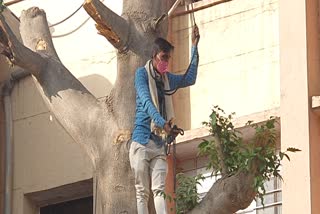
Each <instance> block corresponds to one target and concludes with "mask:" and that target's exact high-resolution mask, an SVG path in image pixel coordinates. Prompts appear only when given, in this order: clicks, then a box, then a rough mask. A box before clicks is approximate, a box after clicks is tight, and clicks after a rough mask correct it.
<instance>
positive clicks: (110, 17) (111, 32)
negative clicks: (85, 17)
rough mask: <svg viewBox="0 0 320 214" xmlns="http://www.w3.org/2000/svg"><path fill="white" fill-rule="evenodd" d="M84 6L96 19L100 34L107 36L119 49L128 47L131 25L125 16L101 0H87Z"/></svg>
mask: <svg viewBox="0 0 320 214" xmlns="http://www.w3.org/2000/svg"><path fill="white" fill-rule="evenodd" d="M83 7H84V9H85V10H86V11H87V13H88V14H89V15H90V16H91V17H92V18H93V19H94V20H95V22H96V28H97V30H98V31H99V34H100V35H102V36H104V37H105V38H107V39H108V41H109V42H110V43H111V44H112V45H113V46H114V47H115V48H117V49H118V50H119V51H123V50H125V49H127V42H128V39H129V38H128V36H129V25H128V23H127V21H126V20H125V19H124V18H122V17H121V16H119V15H117V14H116V13H114V12H113V11H112V10H110V9H109V8H108V7H106V6H105V5H104V4H103V3H102V2H101V1H99V0H87V1H86V2H85V3H84V4H83Z"/></svg>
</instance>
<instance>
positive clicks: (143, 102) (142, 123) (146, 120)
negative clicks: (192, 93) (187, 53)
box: [132, 46, 198, 144]
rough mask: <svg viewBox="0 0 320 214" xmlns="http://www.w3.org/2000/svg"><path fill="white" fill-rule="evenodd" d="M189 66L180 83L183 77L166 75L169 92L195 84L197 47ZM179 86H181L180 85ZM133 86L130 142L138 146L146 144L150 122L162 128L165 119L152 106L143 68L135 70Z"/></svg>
mask: <svg viewBox="0 0 320 214" xmlns="http://www.w3.org/2000/svg"><path fill="white" fill-rule="evenodd" d="M191 56H192V59H191V65H190V67H189V70H188V71H187V72H188V73H187V75H186V77H185V79H184V81H183V82H181V80H182V78H183V75H176V74H172V73H169V72H168V73H167V76H168V80H169V86H170V90H172V89H175V88H177V87H181V88H182V87H187V86H190V85H193V84H194V83H195V82H196V78H197V70H198V50H197V47H195V46H193V47H192V48H191ZM180 84H181V85H180ZM134 86H135V89H136V116H135V123H134V128H133V134H132V140H133V141H135V142H138V143H140V144H147V143H148V142H149V139H150V134H151V128H150V125H151V120H153V121H154V123H155V125H156V126H158V127H161V128H163V126H164V124H165V122H166V121H165V119H164V118H163V117H162V116H161V115H160V113H159V111H158V110H157V108H156V107H155V106H154V104H153V102H152V99H151V95H150V92H149V83H148V73H147V70H146V69H145V67H140V68H138V69H137V71H136V74H135V82H134Z"/></svg>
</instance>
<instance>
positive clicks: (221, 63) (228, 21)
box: [171, 0, 280, 129]
mask: <svg viewBox="0 0 320 214" xmlns="http://www.w3.org/2000/svg"><path fill="white" fill-rule="evenodd" d="M206 2H208V1H200V2H197V3H196V4H195V7H194V8H196V7H197V5H199V6H201V5H202V4H205V3H206ZM189 9H191V7H190V8H189ZM183 10H184V9H182V8H180V11H183ZM194 16H195V20H196V23H197V25H198V26H199V29H200V35H201V39H200V42H199V54H200V64H199V73H198V78H197V82H196V84H195V85H194V86H192V87H190V88H187V89H183V90H180V91H179V92H178V93H177V94H176V96H175V103H174V104H175V113H176V118H177V121H179V125H180V124H181V126H182V127H184V128H185V129H194V128H198V127H201V122H202V121H205V120H207V118H208V116H209V114H210V112H211V108H212V107H213V106H214V105H219V106H220V107H222V108H223V109H224V110H226V112H236V114H237V116H243V115H248V114H251V113H254V112H260V111H264V110H266V109H272V108H275V107H279V105H280V103H279V102H280V77H279V39H278V37H279V35H278V1H277V0H256V1H251V0H240V1H239V0H237V1H231V2H228V3H224V4H219V5H217V6H214V7H209V8H207V9H204V10H199V11H197V12H195V13H194ZM191 26H192V25H191V21H190V15H189V14H187V15H182V16H177V17H175V18H173V20H172V37H171V40H172V41H173V43H174V45H175V50H174V54H173V71H174V72H184V71H185V70H186V68H187V66H188V63H189V61H188V60H189V58H190V54H189V53H190V51H189V50H190V46H191V38H190V35H191Z"/></svg>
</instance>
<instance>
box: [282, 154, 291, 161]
mask: <svg viewBox="0 0 320 214" xmlns="http://www.w3.org/2000/svg"><path fill="white" fill-rule="evenodd" d="M283 155H284V156H286V158H287V159H288V161H290V157H289V155H287V154H286V153H283Z"/></svg>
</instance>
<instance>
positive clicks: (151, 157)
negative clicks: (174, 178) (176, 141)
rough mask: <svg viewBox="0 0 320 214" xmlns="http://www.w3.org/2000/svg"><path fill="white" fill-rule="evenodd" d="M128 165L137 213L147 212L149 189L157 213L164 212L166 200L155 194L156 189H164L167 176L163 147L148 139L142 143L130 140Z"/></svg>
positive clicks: (165, 211)
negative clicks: (131, 175) (133, 180)
mask: <svg viewBox="0 0 320 214" xmlns="http://www.w3.org/2000/svg"><path fill="white" fill-rule="evenodd" d="M129 159H130V165H131V168H132V170H133V172H134V176H135V187H136V197H137V208H138V214H148V199H149V195H150V177H151V190H152V192H153V196H154V205H155V209H156V212H157V214H166V213H167V208H166V202H165V199H164V198H163V196H160V195H156V193H157V191H163V192H164V190H165V180H166V176H167V161H166V155H165V152H164V148H163V146H162V147H160V148H159V147H157V145H156V144H155V143H154V142H153V141H152V140H150V141H149V143H148V144H146V145H142V144H140V143H137V142H134V141H133V142H132V143H131V146H130V151H129Z"/></svg>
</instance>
